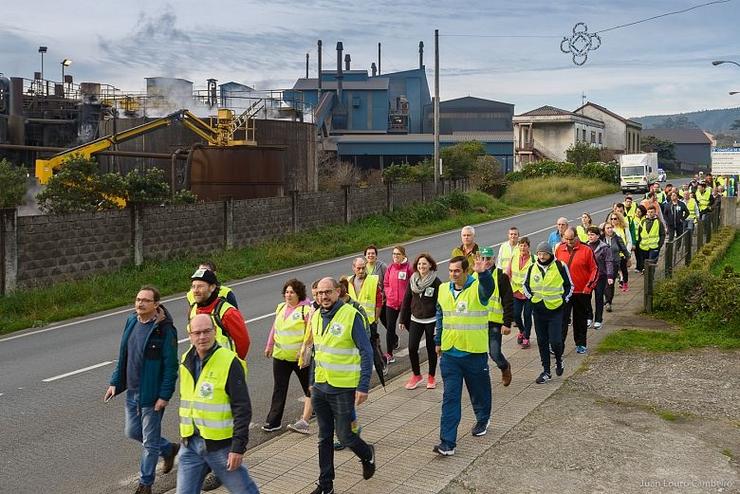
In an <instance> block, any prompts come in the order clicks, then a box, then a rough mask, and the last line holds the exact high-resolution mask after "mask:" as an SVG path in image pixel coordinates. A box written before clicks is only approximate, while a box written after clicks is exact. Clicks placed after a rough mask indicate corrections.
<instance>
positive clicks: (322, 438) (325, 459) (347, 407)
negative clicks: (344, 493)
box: [311, 386, 372, 490]
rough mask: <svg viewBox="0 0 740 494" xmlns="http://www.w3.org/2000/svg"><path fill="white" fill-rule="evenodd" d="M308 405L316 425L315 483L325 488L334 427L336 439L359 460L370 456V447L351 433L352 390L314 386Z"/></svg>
mask: <svg viewBox="0 0 740 494" xmlns="http://www.w3.org/2000/svg"><path fill="white" fill-rule="evenodd" d="M311 404H312V405H313V410H314V412H316V422H317V423H318V425H319V469H320V473H319V485H320V486H321V487H323V488H324V490H329V489H330V488H331V487H333V485H334V430H335V429H336V432H337V438H338V439H339V442H340V443H342V444H343V445H344V446H345V447H347V448H349V449H351V450H352V452H353V453H354V454H355V455H357V457H358V458H360V459H361V460H369V459H370V458H371V456H372V451H371V450H370V446H368V445H367V443H366V442H365V441H363V440H362V439H361V438H360V436H358V435H357V434H355V433H354V432H352V421H353V420H354V419H355V418H356V415H355V413H354V412H355V389H354V388H351V389H346V390H344V389H343V390H342V391H339V392H337V393H326V392H324V391H322V390H321V389H319V388H318V387H317V386H314V387H313V389H312V390H311Z"/></svg>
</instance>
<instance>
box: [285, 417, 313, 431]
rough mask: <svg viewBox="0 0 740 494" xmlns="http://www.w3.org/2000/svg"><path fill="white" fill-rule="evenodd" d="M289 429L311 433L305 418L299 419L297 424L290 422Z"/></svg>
mask: <svg viewBox="0 0 740 494" xmlns="http://www.w3.org/2000/svg"><path fill="white" fill-rule="evenodd" d="M288 429H290V430H292V431H293V432H297V433H299V434H309V433H310V432H311V431H310V430H309V429H308V422H306V421H305V420H303V419H300V420H298V421H297V422H296V423H295V424H288Z"/></svg>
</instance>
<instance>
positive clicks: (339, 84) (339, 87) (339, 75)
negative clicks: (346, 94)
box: [336, 41, 344, 104]
mask: <svg viewBox="0 0 740 494" xmlns="http://www.w3.org/2000/svg"><path fill="white" fill-rule="evenodd" d="M342 50H344V45H342V42H341V41H337V76H336V79H337V99H338V100H339V104H341V103H342V79H344V74H343V73H342Z"/></svg>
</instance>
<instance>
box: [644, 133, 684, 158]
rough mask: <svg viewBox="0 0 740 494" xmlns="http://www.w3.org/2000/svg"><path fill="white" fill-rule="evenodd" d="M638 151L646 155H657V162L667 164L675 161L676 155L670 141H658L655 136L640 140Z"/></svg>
mask: <svg viewBox="0 0 740 494" xmlns="http://www.w3.org/2000/svg"><path fill="white" fill-rule="evenodd" d="M640 149H642V151H644V152H646V153H658V161H661V162H663V161H665V162H669V163H673V162H675V161H676V154H675V150H674V146H673V142H671V141H667V140H664V139H658V138H657V137H655V136H645V137H643V138H642V144H641V146H640Z"/></svg>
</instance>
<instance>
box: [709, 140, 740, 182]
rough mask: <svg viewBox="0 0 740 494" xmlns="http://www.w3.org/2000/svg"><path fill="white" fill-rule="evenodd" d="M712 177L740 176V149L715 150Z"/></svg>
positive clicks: (713, 150)
mask: <svg viewBox="0 0 740 494" xmlns="http://www.w3.org/2000/svg"><path fill="white" fill-rule="evenodd" d="M712 175H714V176H717V175H740V148H734V147H733V148H713V149H712Z"/></svg>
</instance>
